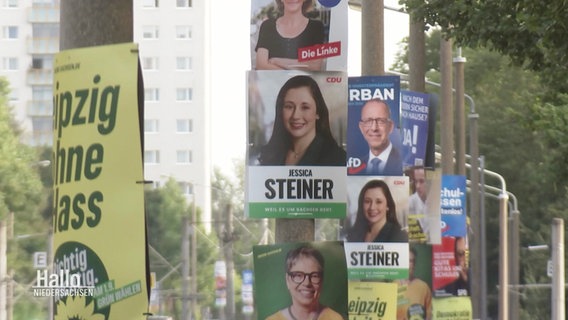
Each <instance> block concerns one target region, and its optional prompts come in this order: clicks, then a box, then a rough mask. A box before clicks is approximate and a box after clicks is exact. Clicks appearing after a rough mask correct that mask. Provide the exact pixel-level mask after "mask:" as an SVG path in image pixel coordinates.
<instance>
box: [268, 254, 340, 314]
mask: <svg viewBox="0 0 568 320" xmlns="http://www.w3.org/2000/svg"><path fill="white" fill-rule="evenodd" d="M323 267H324V258H323V255H322V254H321V252H320V251H319V250H317V249H315V248H313V247H311V246H309V245H304V246H300V247H298V248H296V249H292V250H290V251H288V254H287V255H286V275H285V277H286V287H287V288H288V291H289V293H290V297H291V300H292V304H291V305H289V306H288V307H286V308H284V309H282V310H279V311H277V312H276V313H274V314H272V315H271V316H269V317H267V318H266V320H299V319H310V320H343V317H342V316H341V315H340V314H339V313H337V312H336V311H334V310H333V309H331V308H329V307H327V306H324V305H322V304H321V303H320V302H319V298H320V296H321V290H322V287H323V279H324V273H323Z"/></svg>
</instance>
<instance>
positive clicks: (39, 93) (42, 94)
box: [32, 86, 53, 101]
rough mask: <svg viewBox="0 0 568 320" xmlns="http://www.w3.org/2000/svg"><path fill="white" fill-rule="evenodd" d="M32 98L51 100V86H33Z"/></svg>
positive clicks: (35, 99)
mask: <svg viewBox="0 0 568 320" xmlns="http://www.w3.org/2000/svg"><path fill="white" fill-rule="evenodd" d="M32 99H33V100H34V101H51V100H52V99H53V88H52V87H51V86H33V87H32Z"/></svg>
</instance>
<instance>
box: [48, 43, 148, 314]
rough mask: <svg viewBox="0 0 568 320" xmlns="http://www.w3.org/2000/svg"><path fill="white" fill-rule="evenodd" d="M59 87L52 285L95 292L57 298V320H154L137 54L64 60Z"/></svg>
mask: <svg viewBox="0 0 568 320" xmlns="http://www.w3.org/2000/svg"><path fill="white" fill-rule="evenodd" d="M53 84H54V86H53V102H54V121H53V124H54V141H53V145H54V150H53V160H54V163H53V169H54V170H53V174H54V185H53V190H54V191H53V196H54V201H53V206H54V208H53V238H54V240H53V247H54V257H53V274H52V275H51V276H50V280H51V279H53V276H55V278H58V279H59V281H58V282H57V283H58V284H59V285H65V284H68V283H69V282H66V281H69V280H70V279H69V278H73V277H74V276H77V277H78V278H79V283H80V286H81V287H83V288H85V287H88V288H91V289H92V291H87V292H89V294H86V295H78V296H66V295H63V296H55V297H54V315H55V319H101V320H102V319H146V316H145V315H144V314H145V313H146V312H148V292H147V270H146V254H145V253H146V240H145V220H144V190H143V183H142V181H143V180H144V177H143V171H142V169H143V168H142V145H141V143H140V125H139V123H140V119H139V110H138V103H139V101H138V46H137V45H136V44H134V43H124V44H115V45H107V46H99V47H90V48H81V49H73V50H68V51H62V52H60V53H58V54H57V55H56V57H55V63H54V81H53ZM125 142H128V143H125ZM60 275H64V276H63V279H62V278H61V277H60ZM38 280H39V279H38ZM50 284H51V282H50ZM51 289H54V288H51ZM57 289H68V288H66V287H65V288H60V287H58V288H57ZM83 292H85V291H83Z"/></svg>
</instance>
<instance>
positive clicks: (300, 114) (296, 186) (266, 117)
mask: <svg viewBox="0 0 568 320" xmlns="http://www.w3.org/2000/svg"><path fill="white" fill-rule="evenodd" d="M346 110H347V77H346V74H345V73H344V72H302V71H288V72H271V71H250V72H248V148H247V176H246V197H247V201H246V206H247V208H246V210H247V213H248V215H249V216H250V217H253V218H344V217H345V212H346V203H345V197H346V183H345V179H346V174H345V159H346V154H345V148H344V146H345V123H346V116H347V114H346Z"/></svg>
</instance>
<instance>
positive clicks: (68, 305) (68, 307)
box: [53, 296, 105, 320]
mask: <svg viewBox="0 0 568 320" xmlns="http://www.w3.org/2000/svg"><path fill="white" fill-rule="evenodd" d="M94 312H95V300H94V299H93V300H91V302H90V303H87V300H86V299H85V297H82V296H73V297H71V296H69V297H67V299H66V301H63V300H59V302H58V303H57V314H56V315H55V317H54V318H53V319H54V320H105V316H104V315H102V314H98V313H94Z"/></svg>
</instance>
